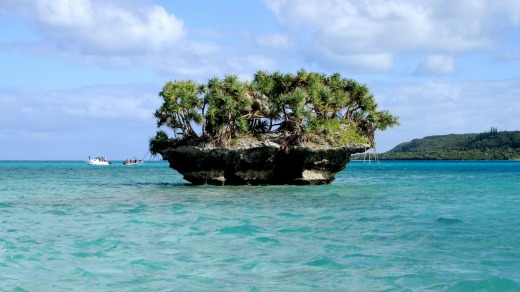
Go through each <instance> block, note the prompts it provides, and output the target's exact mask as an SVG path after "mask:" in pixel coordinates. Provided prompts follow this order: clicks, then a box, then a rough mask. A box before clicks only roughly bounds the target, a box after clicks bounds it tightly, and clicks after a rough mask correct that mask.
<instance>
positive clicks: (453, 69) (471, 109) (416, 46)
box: [0, 0, 520, 160]
mask: <svg viewBox="0 0 520 292" xmlns="http://www.w3.org/2000/svg"><path fill="white" fill-rule="evenodd" d="M302 68H303V69H306V70H307V71H316V72H321V73H326V74H331V73H335V72H338V73H340V74H341V75H342V76H343V77H347V78H352V79H355V80H356V81H358V82H359V83H362V84H366V85H367V86H368V88H369V89H370V90H371V92H372V93H373V94H374V96H375V98H376V101H377V102H378V104H379V107H380V109H387V110H389V111H390V112H391V113H392V114H394V115H397V116H399V121H400V123H401V125H400V126H399V127H395V128H391V129H388V130H386V131H384V132H378V133H377V134H376V145H377V148H376V149H377V151H378V152H385V151H388V150H390V149H391V148H393V147H394V146H396V145H397V144H399V143H401V142H406V141H410V140H412V139H416V138H422V137H425V136H431V135H443V134H461V133H480V132H485V131H489V129H490V128H491V127H496V128H497V129H498V130H501V131H514V130H520V1H518V0H499V1H497V0H458V1H452V0H399V1H392V0H305V1H302V0H221V1H213V0H189V1H168V0H133V1H129V0H108V1H107V0H2V1H0V160H86V159H87V158H88V156H98V155H101V156H106V157H107V158H109V159H111V160H123V159H126V158H131V157H134V156H135V157H138V158H142V157H144V155H145V154H146V153H147V151H148V140H149V139H150V137H153V136H154V135H155V132H156V131H157V127H156V121H155V118H154V116H153V113H154V111H155V110H156V109H157V108H158V107H159V106H160V105H161V99H160V98H159V96H158V93H159V92H160V91H161V88H162V86H163V85H164V84H165V83H166V82H168V81H173V80H186V79H192V80H195V81H197V82H206V81H207V80H208V79H209V78H212V77H215V76H216V77H222V76H224V75H225V74H235V75H238V76H239V77H240V78H242V79H243V80H250V79H251V77H252V75H253V74H254V72H256V71H258V70H266V71H270V72H275V71H280V72H283V73H294V72H296V71H298V70H299V69H302Z"/></svg>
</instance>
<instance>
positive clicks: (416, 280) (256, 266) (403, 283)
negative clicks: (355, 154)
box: [0, 161, 520, 291]
mask: <svg viewBox="0 0 520 292" xmlns="http://www.w3.org/2000/svg"><path fill="white" fill-rule="evenodd" d="M0 222H1V225H0V291H201V290H202V291H214V290H220V291H222V290H224V291H520V162H386V161H382V162H381V164H380V166H378V164H377V163H371V164H367V163H362V162H352V163H350V164H349V165H348V167H347V169H346V170H344V171H342V172H340V173H339V174H338V176H337V179H336V181H334V182H333V183H332V184H331V185H327V186H303V187H302V186H258V187H247V186H240V187H213V186H190V185H187V184H185V182H184V181H183V180H182V177H181V176H180V175H179V174H178V173H177V172H175V171H174V170H171V169H169V168H168V164H167V163H164V162H147V163H145V164H143V165H134V166H124V165H123V164H122V163H119V162H117V163H115V164H113V165H112V166H108V167H107V166H91V165H87V163H85V162H8V161H0Z"/></svg>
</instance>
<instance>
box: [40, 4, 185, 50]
mask: <svg viewBox="0 0 520 292" xmlns="http://www.w3.org/2000/svg"><path fill="white" fill-rule="evenodd" d="M105 3H106V2H105ZM31 13H32V15H33V19H34V21H35V22H36V23H37V25H38V28H39V29H40V30H41V31H42V32H43V34H44V36H46V37H47V38H49V39H50V40H52V42H53V43H55V44H56V45H57V46H60V47H62V48H64V49H68V50H73V51H76V50H78V51H81V52H82V53H84V54H87V55H89V54H91V55H103V54H108V55H110V54H136V53H142V52H150V51H151V52H157V51H161V50H164V49H167V48H169V47H170V46H172V45H173V44H175V43H176V42H178V41H179V40H181V39H182V37H183V36H184V35H185V31H184V28H183V22H182V21H181V20H179V19H177V18H176V17H175V16H174V15H172V14H169V13H168V12H166V10H165V9H164V8H163V7H160V6H156V5H154V6H150V7H143V6H137V7H132V6H128V7H125V6H122V5H119V6H116V5H113V4H112V5H111V4H108V5H107V4H103V2H97V1H95V0H77V1H69V0H56V1H46V0H34V6H33V11H31Z"/></svg>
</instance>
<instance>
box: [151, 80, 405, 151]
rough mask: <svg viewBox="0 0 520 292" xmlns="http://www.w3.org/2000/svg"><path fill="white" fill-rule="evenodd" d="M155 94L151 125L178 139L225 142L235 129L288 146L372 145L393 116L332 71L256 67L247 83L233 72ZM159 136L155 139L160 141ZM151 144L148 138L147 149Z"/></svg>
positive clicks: (170, 85) (362, 89) (169, 85)
mask: <svg viewBox="0 0 520 292" xmlns="http://www.w3.org/2000/svg"><path fill="white" fill-rule="evenodd" d="M159 96H161V97H162V98H163V104H162V105H161V107H160V108H159V109H157V111H156V112H155V117H156V119H157V126H158V127H161V126H166V127H168V128H170V129H172V130H173V132H174V135H175V136H174V139H175V140H177V142H178V143H177V144H178V145H180V144H183V143H184V144H195V143H200V142H203V143H213V144H215V145H227V144H229V143H230V141H231V140H232V139H233V138H234V137H236V136H238V135H257V134H259V133H269V132H271V133H272V132H276V133H279V134H280V135H281V136H284V137H286V142H287V145H288V146H291V145H298V144H299V143H302V142H306V141H321V142H325V143H327V144H328V145H331V146H341V145H346V144H349V143H368V144H370V145H372V146H373V145H374V135H375V131H376V130H385V129H387V128H388V127H392V126H395V125H398V124H399V123H398V119H397V117H395V116H393V115H391V114H390V113H389V112H388V111H386V110H379V109H378V106H377V103H376V101H375V99H374V96H373V95H372V94H371V93H370V91H369V90H368V88H367V86H366V85H362V84H359V83H357V82H356V81H354V80H352V79H347V78H343V77H342V76H341V75H340V74H339V73H334V74H331V75H326V74H321V73H316V72H307V71H305V70H300V71H298V72H297V73H296V74H292V73H288V74H284V73H280V72H274V73H269V72H266V71H259V72H257V73H256V74H254V76H253V79H252V80H251V81H249V82H247V81H241V80H239V79H238V77H237V76H235V75H226V76H224V78H217V77H215V78H212V79H210V80H209V81H208V82H207V83H206V84H197V83H195V82H194V81H191V80H188V81H173V82H172V81H170V82H167V83H166V84H165V86H164V87H163V89H162V91H161V92H160V93H159ZM195 125H198V127H196V128H197V129H200V130H199V131H196V130H195V128H194V126H195ZM163 135H164V133H163V132H161V135H160V136H157V137H156V138H157V139H158V141H164V137H163ZM168 139H169V138H168ZM158 141H157V142H158ZM153 143H155V141H154V138H152V140H151V142H150V145H151V147H152V144H153ZM179 143H180V144H179ZM156 144H157V143H155V144H153V145H155V146H156Z"/></svg>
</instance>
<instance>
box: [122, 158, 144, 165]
mask: <svg viewBox="0 0 520 292" xmlns="http://www.w3.org/2000/svg"><path fill="white" fill-rule="evenodd" d="M142 163H143V161H142V160H141V159H137V158H135V157H134V158H132V159H127V160H125V161H124V162H123V164H124V165H134V164H142Z"/></svg>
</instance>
